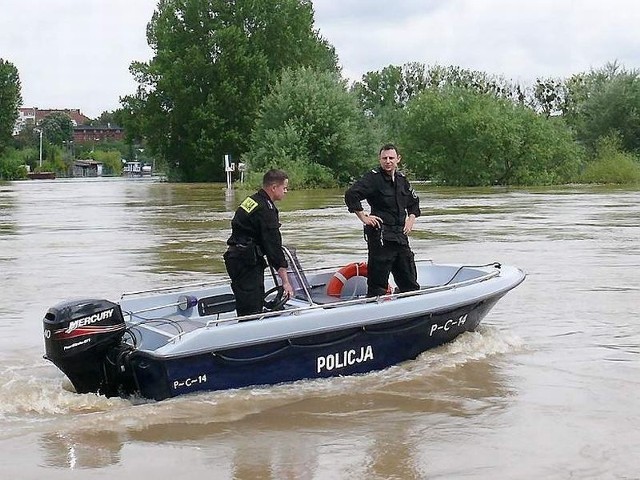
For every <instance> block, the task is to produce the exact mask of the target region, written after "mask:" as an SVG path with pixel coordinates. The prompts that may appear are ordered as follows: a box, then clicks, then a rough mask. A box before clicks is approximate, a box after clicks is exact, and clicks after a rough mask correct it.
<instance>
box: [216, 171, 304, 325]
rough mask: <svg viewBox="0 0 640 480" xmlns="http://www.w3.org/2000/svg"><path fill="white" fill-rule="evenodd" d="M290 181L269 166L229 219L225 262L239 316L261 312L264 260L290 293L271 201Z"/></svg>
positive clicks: (278, 220)
mask: <svg viewBox="0 0 640 480" xmlns="http://www.w3.org/2000/svg"><path fill="white" fill-rule="evenodd" d="M288 185H289V179H288V177H287V174H286V173H284V172H283V171H282V170H269V171H268V172H267V173H265V174H264V177H263V179H262V188H261V189H260V190H258V191H257V192H256V193H254V194H253V195H251V196H249V197H247V198H245V199H244V201H243V202H242V203H241V204H240V206H239V207H238V209H237V210H236V213H235V215H234V217H233V220H231V236H230V237H229V239H228V240H227V244H228V245H229V247H228V249H227V251H226V252H225V254H224V263H225V266H226V267H227V273H228V274H229V277H230V278H231V289H232V290H233V294H234V295H235V300H236V312H237V313H238V316H243V315H252V314H255V313H261V312H262V307H263V301H264V295H265V289H264V269H265V267H266V266H267V263H266V262H265V261H264V255H266V256H267V260H268V262H269V264H270V265H271V266H272V267H273V268H274V270H276V271H277V272H278V276H279V277H280V279H281V280H282V287H283V288H284V291H285V295H287V296H288V297H289V298H291V297H293V294H294V292H293V289H292V287H291V283H290V282H289V277H288V275H287V260H286V259H285V257H284V253H283V251H282V236H281V235H280V219H279V217H278V209H277V208H276V206H275V204H274V202H276V201H278V200H282V199H283V198H284V195H285V193H287V188H288Z"/></svg>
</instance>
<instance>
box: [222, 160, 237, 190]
mask: <svg viewBox="0 0 640 480" xmlns="http://www.w3.org/2000/svg"><path fill="white" fill-rule="evenodd" d="M230 160H231V157H230V156H229V155H225V156H224V171H225V172H227V189H231V172H233V171H234V170H235V169H236V164H235V163H231V162H230Z"/></svg>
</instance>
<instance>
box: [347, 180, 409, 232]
mask: <svg viewBox="0 0 640 480" xmlns="http://www.w3.org/2000/svg"><path fill="white" fill-rule="evenodd" d="M344 200H345V203H346V204H347V208H348V209H349V211H350V212H351V213H353V212H359V211H362V210H363V208H362V200H366V201H367V203H368V204H369V205H370V206H371V215H376V216H378V217H380V218H381V219H382V224H383V229H382V232H383V239H384V240H385V241H394V242H401V243H405V242H407V241H408V240H407V236H406V235H405V234H404V233H402V230H403V228H404V222H405V219H406V218H407V215H410V214H413V215H415V216H416V217H419V216H420V200H419V199H418V195H416V192H415V191H414V190H413V188H411V185H410V184H409V181H408V180H407V178H406V177H405V176H404V174H402V173H401V172H398V171H396V172H395V181H394V180H392V178H391V176H390V175H388V174H387V173H385V171H384V170H383V169H382V167H378V168H377V169H375V170H371V171H370V172H367V173H366V174H365V175H364V176H363V177H362V178H361V179H360V180H358V181H356V182H355V183H354V184H353V185H352V186H351V187H350V188H349V189H348V190H347V191H346V193H345V195H344Z"/></svg>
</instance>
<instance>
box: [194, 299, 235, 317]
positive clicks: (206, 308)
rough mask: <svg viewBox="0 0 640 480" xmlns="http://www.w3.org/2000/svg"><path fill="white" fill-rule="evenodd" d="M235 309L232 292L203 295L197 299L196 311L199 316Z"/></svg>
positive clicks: (218, 313)
mask: <svg viewBox="0 0 640 480" xmlns="http://www.w3.org/2000/svg"><path fill="white" fill-rule="evenodd" d="M235 309H236V300H235V297H234V296H233V294H232V293H224V294H222V295H214V296H212V297H204V298H201V299H200V300H199V301H198V313H199V314H200V316H201V317H205V316H207V315H220V314H221V313H226V312H232V311H233V310H235Z"/></svg>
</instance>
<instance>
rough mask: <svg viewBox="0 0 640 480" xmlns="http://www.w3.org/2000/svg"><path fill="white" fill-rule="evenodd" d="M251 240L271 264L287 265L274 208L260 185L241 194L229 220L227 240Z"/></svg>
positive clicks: (277, 265) (282, 266) (283, 266)
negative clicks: (255, 190) (251, 193)
mask: <svg viewBox="0 0 640 480" xmlns="http://www.w3.org/2000/svg"><path fill="white" fill-rule="evenodd" d="M251 242H253V243H254V244H255V245H257V246H258V247H260V249H261V250H262V253H263V254H265V255H266V256H267V259H268V260H269V264H270V265H271V266H272V267H273V268H275V269H276V270H277V269H278V268H287V260H286V259H285V257H284V253H283V251H282V235H281V234H280V218H279V216H278V209H277V208H276V206H275V204H274V203H273V201H271V199H270V198H269V195H268V194H267V192H265V191H264V189H260V190H258V191H257V192H256V193H254V194H253V195H251V196H249V197H247V198H245V199H244V201H243V202H242V203H241V204H240V206H239V207H238V209H237V210H236V213H235V215H234V216H233V220H231V236H230V237H229V240H227V244H229V245H247V244H249V243H251Z"/></svg>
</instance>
